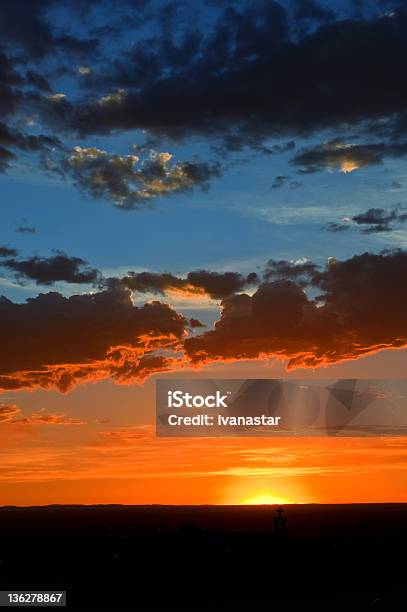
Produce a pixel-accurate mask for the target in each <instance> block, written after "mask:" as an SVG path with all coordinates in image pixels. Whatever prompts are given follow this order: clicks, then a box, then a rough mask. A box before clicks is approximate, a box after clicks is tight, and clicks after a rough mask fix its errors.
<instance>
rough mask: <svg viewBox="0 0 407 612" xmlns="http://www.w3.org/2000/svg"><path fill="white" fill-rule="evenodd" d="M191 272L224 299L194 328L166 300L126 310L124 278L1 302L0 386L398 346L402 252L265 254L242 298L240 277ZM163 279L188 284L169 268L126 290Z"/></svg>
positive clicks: (405, 262)
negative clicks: (214, 315) (317, 257)
mask: <svg viewBox="0 0 407 612" xmlns="http://www.w3.org/2000/svg"><path fill="white" fill-rule="evenodd" d="M194 274H196V275H197V278H200V280H199V283H201V285H198V280H197V278H195V282H196V283H197V284H196V285H195V287H198V286H200V287H201V288H202V287H203V279H204V280H205V282H206V283H207V285H206V286H205V292H208V293H209V294H210V295H212V296H213V297H215V296H217V297H218V298H221V297H223V296H227V297H225V298H224V299H223V300H222V302H221V316H220V319H219V320H218V321H217V322H216V323H215V325H214V328H213V329H210V330H209V331H206V332H204V333H199V331H198V330H199V328H200V326H201V324H200V322H199V321H197V320H195V319H192V320H188V319H186V318H185V317H184V316H183V315H181V314H178V313H177V312H176V311H175V310H174V309H173V308H171V307H170V306H169V305H167V304H163V303H160V302H149V303H146V304H144V305H143V306H140V307H138V306H135V305H134V304H133V302H132V299H131V289H130V288H128V287H127V288H126V286H125V285H126V282H127V281H125V282H124V283H123V282H122V280H123V279H117V282H116V283H110V285H111V286H110V287H109V288H108V289H106V290H105V291H99V292H97V293H93V294H83V295H74V296H71V297H70V298H65V297H63V296H62V295H60V294H59V293H47V294H40V295H39V296H38V297H36V298H32V299H29V300H27V302H26V303H25V304H14V303H12V302H10V301H9V300H7V299H6V298H2V299H1V301H0V315H1V316H0V333H1V336H2V338H3V341H4V346H8V347H9V348H8V350H7V351H4V352H3V358H2V359H1V360H0V388H3V389H18V388H21V387H36V386H42V387H50V386H56V387H58V388H59V389H61V390H67V389H69V388H70V387H71V386H72V385H74V384H77V383H80V382H86V381H90V380H100V379H103V378H112V379H113V380H115V381H116V382H118V383H131V382H137V381H139V380H143V379H144V378H146V377H147V376H149V375H151V374H153V373H156V372H163V371H166V370H172V369H180V368H184V367H190V366H192V367H198V366H202V365H205V364H207V363H211V362H216V361H221V362H227V361H239V360H248V359H262V358H272V357H277V358H280V359H283V360H285V361H286V362H287V364H288V367H289V368H295V367H316V366H321V365H328V364H331V363H336V362H340V361H343V360H351V359H357V358H359V357H362V356H364V355H367V354H369V353H373V352H377V351H380V350H384V349H389V348H401V347H405V346H407V324H406V318H405V307H404V304H405V301H406V299H407V290H406V289H405V286H406V285H405V282H404V279H405V278H406V276H407V252H405V251H401V250H396V251H383V252H381V253H379V254H373V253H364V254H362V255H355V256H354V257H352V258H350V259H347V260H344V261H337V260H334V259H330V260H329V261H328V264H327V266H326V267H325V268H324V269H321V268H319V267H318V266H316V265H315V264H313V263H312V262H304V261H300V262H287V261H273V260H272V261H269V262H268V263H267V266H266V268H265V270H264V273H263V275H262V278H259V277H256V278H254V277H253V278H251V279H250V280H251V283H253V287H254V288H255V290H254V292H253V293H251V294H249V293H245V292H244V287H245V286H246V283H247V278H248V277H244V276H241V275H236V274H235V275H233V276H230V275H228V274H223V275H222V274H215V273H212V274H213V278H212V277H211V274H210V273H207V272H206V273H205V274H203V273H191V275H187V277H186V279H189V281H191V277H192V279H193V278H194ZM200 274H201V277H199V275H200ZM128 278H129V279H130V280H132V277H128ZM174 279H175V281H177V282H178V283H179V284H180V287H181V290H182V289H185V290H187V291H191V288H190V286H189V282H187V280H186V279H179V278H178V277H171V275H156V276H154V275H152V276H151V277H149V276H143V275H141V276H140V277H137V275H136V276H135V277H134V279H133V280H134V281H135V287H133V288H134V289H135V291H140V290H148V291H151V290H152V288H153V289H154V287H153V284H152V283H153V282H155V287H156V290H157V291H162V292H164V291H165V292H166V291H168V288H169V286H171V284H174V282H175V281H174ZM231 280H232V281H233V283H232V285H231ZM143 282H144V283H145V284H144V285H143V284H142V283H143ZM210 282H213V283H214V284H213V285H212V286H210V285H209V283H210ZM160 283H161V284H160ZM222 283H223V286H222ZM127 284H128V286H130V284H131V283H130V282H129V283H127ZM191 286H193V285H191ZM233 287H234V289H233ZM191 328H193V329H194V330H195V331H194V333H193V334H192V333H189V331H188V330H189V329H191Z"/></svg>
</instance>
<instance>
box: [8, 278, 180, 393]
mask: <svg viewBox="0 0 407 612" xmlns="http://www.w3.org/2000/svg"><path fill="white" fill-rule="evenodd" d="M187 324H188V322H187V320H186V319H185V318H184V317H183V316H182V315H180V314H178V313H176V312H175V311H174V310H172V309H171V308H170V307H169V306H167V305H165V304H160V303H159V302H152V303H149V304H145V305H144V306H142V307H140V308H138V307H137V306H134V305H133V303H132V300H131V296H130V292H129V291H128V290H125V289H124V288H116V289H114V290H110V291H103V292H99V293H95V294H85V295H73V296H71V297H69V298H65V297H63V296H62V295H60V294H59V293H47V294H40V295H38V296H37V297H36V298H31V299H28V300H27V302H26V303H23V304H15V303H13V302H11V301H10V300H8V299H6V298H4V297H1V298H0V335H1V338H2V344H3V346H7V347H8V348H7V351H2V352H1V355H0V388H2V389H19V388H30V387H31V388H34V387H38V386H40V387H45V388H47V387H53V386H56V387H58V388H59V389H60V390H61V391H65V390H67V389H69V388H70V387H71V386H72V385H74V384H77V383H80V382H86V381H92V380H100V379H102V378H108V377H111V378H113V379H114V380H116V381H117V382H129V381H137V380H141V379H143V378H145V377H146V376H147V375H149V374H152V373H154V372H155V371H157V370H158V371H160V370H161V371H163V370H165V369H168V368H170V367H171V365H172V361H171V358H169V357H166V356H165V355H163V354H160V353H158V354H157V352H156V351H159V350H161V349H169V348H174V347H176V346H177V345H178V344H179V342H180V339H181V338H182V337H183V335H184V333H185V329H186V326H187Z"/></svg>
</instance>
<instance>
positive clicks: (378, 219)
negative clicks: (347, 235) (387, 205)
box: [327, 205, 407, 234]
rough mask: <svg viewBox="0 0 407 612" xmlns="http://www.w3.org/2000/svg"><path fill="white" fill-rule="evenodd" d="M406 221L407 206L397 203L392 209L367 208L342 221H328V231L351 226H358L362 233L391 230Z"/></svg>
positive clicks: (336, 230) (342, 229)
mask: <svg viewBox="0 0 407 612" xmlns="http://www.w3.org/2000/svg"><path fill="white" fill-rule="evenodd" d="M406 221H407V207H406V206H405V205H399V206H396V207H395V208H393V209H392V210H385V209H384V208H369V209H368V210H366V212H363V213H359V214H357V215H354V216H353V217H350V218H348V219H347V220H346V222H343V223H337V222H331V223H328V225H327V229H328V231H330V232H341V231H344V230H347V229H350V228H351V227H359V228H360V229H361V231H362V232H363V233H364V234H375V233H379V232H391V231H393V230H394V229H396V228H397V226H400V225H402V224H403V223H405V222H406Z"/></svg>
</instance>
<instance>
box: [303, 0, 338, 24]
mask: <svg viewBox="0 0 407 612" xmlns="http://www.w3.org/2000/svg"><path fill="white" fill-rule="evenodd" d="M294 11H295V12H294V16H295V18H296V19H300V20H301V19H305V20H310V21H314V22H315V21H316V22H318V21H329V20H331V19H334V17H335V13H334V11H333V10H330V9H329V8H327V7H325V6H322V5H321V4H319V2H315V0H296V1H295V2H294Z"/></svg>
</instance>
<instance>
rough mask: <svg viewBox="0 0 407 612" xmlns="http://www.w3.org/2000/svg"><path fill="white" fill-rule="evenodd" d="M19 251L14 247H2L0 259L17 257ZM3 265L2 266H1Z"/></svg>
mask: <svg viewBox="0 0 407 612" xmlns="http://www.w3.org/2000/svg"><path fill="white" fill-rule="evenodd" d="M17 255H18V251H17V250H16V249H13V248H12V247H6V246H0V257H17ZM0 265H1V264H0Z"/></svg>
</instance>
